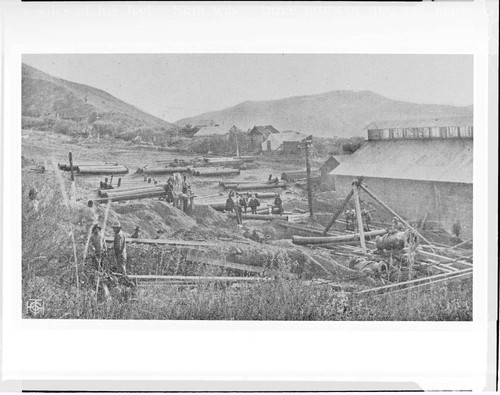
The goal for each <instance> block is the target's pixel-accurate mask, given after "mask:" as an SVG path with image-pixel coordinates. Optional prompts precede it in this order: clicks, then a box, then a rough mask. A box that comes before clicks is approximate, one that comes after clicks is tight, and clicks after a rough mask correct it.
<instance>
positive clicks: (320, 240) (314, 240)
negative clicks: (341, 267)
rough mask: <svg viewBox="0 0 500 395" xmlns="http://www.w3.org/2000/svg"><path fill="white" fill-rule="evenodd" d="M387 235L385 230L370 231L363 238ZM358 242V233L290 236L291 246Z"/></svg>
mask: <svg viewBox="0 0 500 395" xmlns="http://www.w3.org/2000/svg"><path fill="white" fill-rule="evenodd" d="M385 233H387V230H386V229H378V230H372V231H370V232H365V234H364V236H365V238H366V237H372V236H380V235H383V234H385ZM357 240H360V235H359V233H354V234H350V235H345V236H325V237H304V236H292V243H293V244H299V245H301V244H326V243H340V242H344V241H357Z"/></svg>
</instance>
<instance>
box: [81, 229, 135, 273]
mask: <svg viewBox="0 0 500 395" xmlns="http://www.w3.org/2000/svg"><path fill="white" fill-rule="evenodd" d="M111 227H112V228H113V231H114V238H113V252H114V256H115V266H111V267H110V266H109V265H108V264H107V263H106V261H105V259H104V258H106V257H107V256H108V248H107V245H106V241H105V239H104V235H103V234H102V232H101V231H102V228H101V226H100V225H99V224H95V225H94V226H93V227H92V234H91V236H90V243H89V244H90V248H91V257H92V264H93V266H94V269H96V270H97V271H99V272H101V271H103V270H104V271H111V272H114V273H118V274H122V275H124V276H127V267H126V265H127V243H126V235H125V232H124V231H123V229H122V227H121V225H120V222H118V221H116V222H114V223H113V225H111ZM130 237H131V238H135V239H138V238H140V228H139V226H136V227H135V229H134V233H133V234H132V235H131V236H130Z"/></svg>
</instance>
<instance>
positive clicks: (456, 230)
mask: <svg viewBox="0 0 500 395" xmlns="http://www.w3.org/2000/svg"><path fill="white" fill-rule="evenodd" d="M451 233H452V234H453V236H455V237H456V238H457V239H458V238H460V235H461V234H462V225H461V224H460V220H459V219H457V220H456V221H455V223H454V224H453V226H452V227H451Z"/></svg>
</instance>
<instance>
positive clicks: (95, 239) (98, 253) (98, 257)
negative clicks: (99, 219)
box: [89, 224, 107, 271]
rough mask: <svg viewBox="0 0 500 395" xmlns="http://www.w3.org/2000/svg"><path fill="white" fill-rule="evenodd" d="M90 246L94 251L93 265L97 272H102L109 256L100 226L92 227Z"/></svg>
mask: <svg viewBox="0 0 500 395" xmlns="http://www.w3.org/2000/svg"><path fill="white" fill-rule="evenodd" d="M89 244H90V248H91V249H92V264H93V266H94V268H95V269H96V270H98V271H100V270H101V269H102V268H103V263H104V257H105V256H106V255H107V248H106V242H105V241H104V237H102V234H101V226H100V225H99V224H95V225H94V226H93V227H92V234H91V236H90V240H89Z"/></svg>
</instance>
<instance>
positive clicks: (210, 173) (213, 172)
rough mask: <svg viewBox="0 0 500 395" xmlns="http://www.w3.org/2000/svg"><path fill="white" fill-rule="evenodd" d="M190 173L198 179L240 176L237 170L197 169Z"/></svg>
mask: <svg viewBox="0 0 500 395" xmlns="http://www.w3.org/2000/svg"><path fill="white" fill-rule="evenodd" d="M191 173H192V174H193V175H194V176H199V177H216V176H229V175H238V174H240V170H239V169H226V168H224V169H205V168H198V169H192V171H191Z"/></svg>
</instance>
